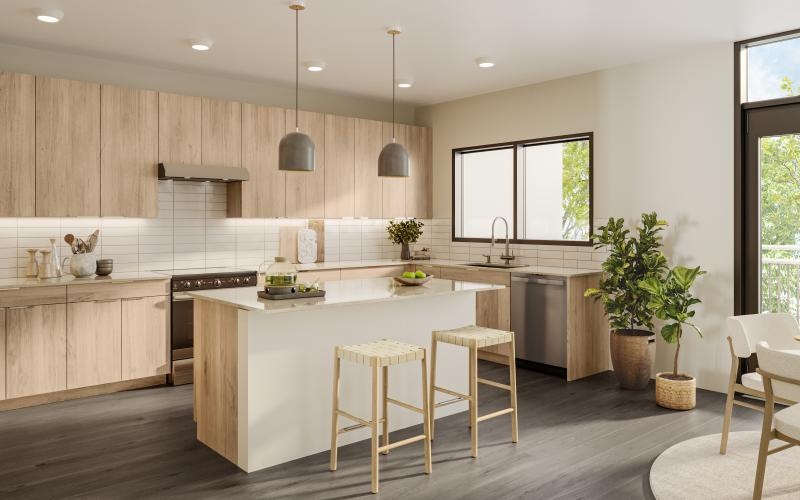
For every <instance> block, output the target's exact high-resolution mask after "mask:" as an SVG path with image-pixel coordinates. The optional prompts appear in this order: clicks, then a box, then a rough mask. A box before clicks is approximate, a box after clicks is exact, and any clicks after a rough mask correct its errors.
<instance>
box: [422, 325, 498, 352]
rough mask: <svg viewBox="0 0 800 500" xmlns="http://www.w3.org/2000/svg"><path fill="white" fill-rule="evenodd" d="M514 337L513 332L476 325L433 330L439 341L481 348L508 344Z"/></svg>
mask: <svg viewBox="0 0 800 500" xmlns="http://www.w3.org/2000/svg"><path fill="white" fill-rule="evenodd" d="M513 337H514V333H513V332H506V331H504V330H495V329H494V328H486V327H483V326H475V325H471V326H462V327H460V328H454V329H453V330H439V331H434V332H433V338H434V340H435V341H437V342H444V343H446V344H453V345H460V346H464V347H477V348H479V349H480V348H481V347H489V346H493V345H499V344H506V343H508V342H511V339H512V338H513Z"/></svg>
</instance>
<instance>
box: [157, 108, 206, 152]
mask: <svg viewBox="0 0 800 500" xmlns="http://www.w3.org/2000/svg"><path fill="white" fill-rule="evenodd" d="M201 102H202V99H201V98H200V97H195V96H188V95H179V94H169V93H166V92H159V94H158V161H159V162H162V163H182V164H194V165H199V164H200V161H201V159H202V157H201V148H200V142H201V137H202V130H201V129H202V121H203V120H202V117H203V111H202V109H203V108H202V103H201Z"/></svg>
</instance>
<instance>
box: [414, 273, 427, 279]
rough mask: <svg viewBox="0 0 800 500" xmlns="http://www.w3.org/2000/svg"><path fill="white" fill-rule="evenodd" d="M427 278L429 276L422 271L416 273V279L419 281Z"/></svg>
mask: <svg viewBox="0 0 800 500" xmlns="http://www.w3.org/2000/svg"><path fill="white" fill-rule="evenodd" d="M427 276H428V275H427V274H425V273H423V272H422V271H417V272H416V273H414V277H415V278H417V279H422V278H425V277H427Z"/></svg>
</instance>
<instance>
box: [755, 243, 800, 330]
mask: <svg viewBox="0 0 800 500" xmlns="http://www.w3.org/2000/svg"><path fill="white" fill-rule="evenodd" d="M761 311H762V312H787V313H790V314H792V315H793V316H794V317H795V318H797V319H798V320H800V246H798V245H763V246H762V247H761Z"/></svg>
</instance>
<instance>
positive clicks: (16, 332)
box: [6, 304, 67, 399]
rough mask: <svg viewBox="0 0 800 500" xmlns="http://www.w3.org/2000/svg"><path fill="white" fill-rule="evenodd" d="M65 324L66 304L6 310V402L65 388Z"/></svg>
mask: <svg viewBox="0 0 800 500" xmlns="http://www.w3.org/2000/svg"><path fill="white" fill-rule="evenodd" d="M66 325H67V306H66V304H49V305H40V306H22V307H16V308H13V307H12V308H8V309H7V310H6V396H7V398H8V399H11V398H18V397H22V396H32V395H34V394H44V393H47V392H55V391H63V390H65V389H66V388H67V329H66Z"/></svg>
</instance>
